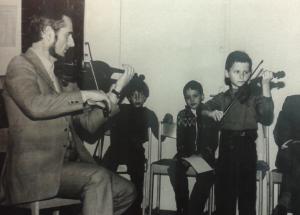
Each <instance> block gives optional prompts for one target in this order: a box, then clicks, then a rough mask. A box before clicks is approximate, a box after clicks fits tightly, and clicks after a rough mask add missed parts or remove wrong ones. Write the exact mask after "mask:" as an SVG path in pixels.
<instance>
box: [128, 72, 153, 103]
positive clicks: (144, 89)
mask: <svg viewBox="0 0 300 215" xmlns="http://www.w3.org/2000/svg"><path fill="white" fill-rule="evenodd" d="M144 78H145V77H144V76H143V75H140V76H136V77H134V78H133V79H132V80H131V81H130V82H129V84H128V85H127V87H126V96H127V97H129V96H131V95H132V94H133V93H134V92H135V91H137V92H140V93H142V94H143V95H144V96H145V97H146V98H148V97H149V87H148V85H147V84H146V82H145V81H144Z"/></svg>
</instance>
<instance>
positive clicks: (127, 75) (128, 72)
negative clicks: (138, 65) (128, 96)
mask: <svg viewBox="0 0 300 215" xmlns="http://www.w3.org/2000/svg"><path fill="white" fill-rule="evenodd" d="M122 66H123V68H124V70H125V71H124V73H123V75H122V76H121V77H120V78H119V79H118V80H117V83H116V85H115V90H116V91H117V92H121V91H122V89H123V88H124V87H125V86H126V85H127V84H128V83H129V81H130V80H131V79H132V77H133V75H134V68H133V67H132V66H130V65H128V64H123V65H122Z"/></svg>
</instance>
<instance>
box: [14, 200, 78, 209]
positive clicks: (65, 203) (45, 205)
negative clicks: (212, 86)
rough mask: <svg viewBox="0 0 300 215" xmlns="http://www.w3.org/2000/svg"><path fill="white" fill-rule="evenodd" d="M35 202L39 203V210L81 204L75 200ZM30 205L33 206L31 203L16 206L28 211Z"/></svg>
mask: <svg viewBox="0 0 300 215" xmlns="http://www.w3.org/2000/svg"><path fill="white" fill-rule="evenodd" d="M37 202H38V203H39V209H46V208H58V207H63V206H69V205H77V204H81V201H80V200H77V199H63V198H53V199H46V200H40V201H37ZM32 204H33V202H30V203H25V204H20V205H17V207H19V208H28V209H30V208H31V206H32Z"/></svg>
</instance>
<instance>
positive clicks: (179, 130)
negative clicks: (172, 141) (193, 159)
mask: <svg viewBox="0 0 300 215" xmlns="http://www.w3.org/2000/svg"><path fill="white" fill-rule="evenodd" d="M182 120H183V119H182V114H181V112H179V114H178V115H177V121H176V122H177V126H176V136H177V138H176V147H177V155H178V157H184V156H185V155H186V152H185V147H184V140H185V138H184V127H183V126H182Z"/></svg>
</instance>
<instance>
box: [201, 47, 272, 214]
mask: <svg viewBox="0 0 300 215" xmlns="http://www.w3.org/2000/svg"><path fill="white" fill-rule="evenodd" d="M251 68H252V60H251V58H250V57H249V56H248V54H247V53H245V52H242V51H234V52H231V53H230V54H229V55H228V57H227V60H226V64H225V77H226V78H225V80H227V83H228V85H229V89H228V90H227V91H226V92H223V93H220V94H218V95H216V96H215V97H214V98H213V99H211V100H210V101H208V102H207V103H206V107H207V108H208V110H204V111H202V114H203V115H207V116H209V117H212V118H213V119H214V120H216V121H221V119H222V121H221V123H220V129H221V135H220V145H219V158H218V162H217V166H216V207H217V214H218V215H221V214H222V215H235V214H236V202H237V200H238V208H239V214H240V215H255V214H256V210H255V203H256V162H257V154H256V144H255V140H256V138H257V123H258V122H260V123H262V124H263V125H269V124H271V123H272V120H273V111H274V104H273V100H272V97H271V91H270V80H271V79H272V76H273V74H272V73H271V72H270V71H267V70H265V71H263V74H262V82H261V86H262V95H253V94H249V96H248V97H247V98H246V99H243V101H241V100H239V99H238V97H237V95H240V92H239V90H240V89H241V88H240V87H242V86H245V85H244V84H245V82H246V81H247V80H248V78H249V77H250V75H251V72H252V69H251ZM233 100H234V102H232V101H233ZM230 104H232V105H231V106H230ZM229 106H230V109H228V111H226V115H224V111H225V110H226V109H227V108H228V107H229Z"/></svg>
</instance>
